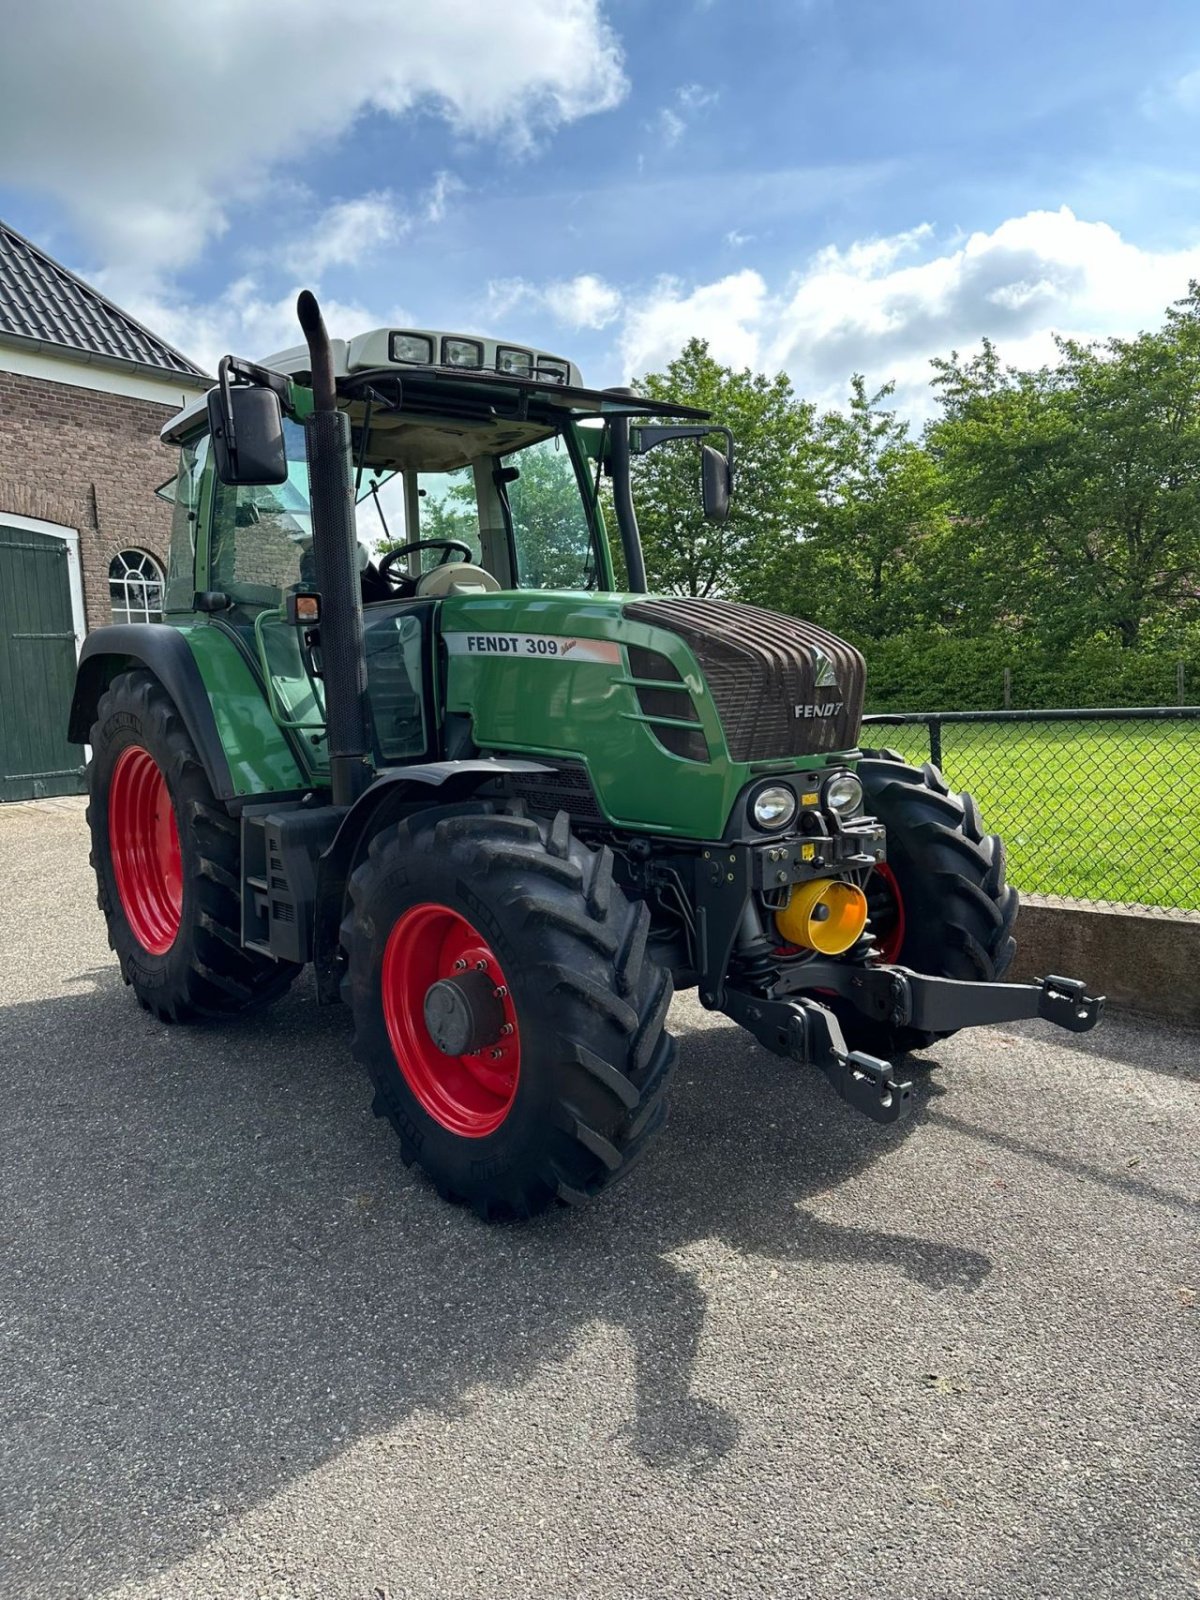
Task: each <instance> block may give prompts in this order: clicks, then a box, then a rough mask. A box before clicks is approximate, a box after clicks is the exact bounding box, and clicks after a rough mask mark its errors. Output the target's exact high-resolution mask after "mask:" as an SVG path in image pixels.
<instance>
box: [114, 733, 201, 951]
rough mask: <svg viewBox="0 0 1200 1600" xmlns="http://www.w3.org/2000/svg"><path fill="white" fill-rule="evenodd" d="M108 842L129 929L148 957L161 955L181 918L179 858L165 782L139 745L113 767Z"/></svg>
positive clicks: (176, 830) (126, 751)
mask: <svg viewBox="0 0 1200 1600" xmlns="http://www.w3.org/2000/svg"><path fill="white" fill-rule="evenodd" d="M108 843H109V851H110V853H111V856H112V864H113V873H114V876H115V877H116V881H117V893H118V895H119V896H120V899H121V907H122V909H123V911H124V913H125V920H126V922H127V923H128V924H129V929H130V932H131V933H132V934H133V936H134V938H135V939H136V940H137V941H138V943H139V944H140V945H141V946H142V948H143V949H144V950H148V951H149V952H150V954H151V955H154V956H161V955H165V954H166V953H167V951H168V950H169V949H170V948H171V946H172V945H173V944H174V943H175V939H176V936H177V935H178V933H179V927H180V923H181V921H182V919H183V857H182V854H181V852H180V848H179V828H178V826H177V824H176V821H175V809H174V807H173V806H172V804H171V793H170V790H169V789H168V788H167V780H166V779H165V778H164V776H163V773H162V769H161V768H160V767H159V765H158V763H157V762H156V761H155V759H154V757H153V756H152V755H151V754H150V752H149V751H148V750H146V749H143V747H142V746H141V745H137V744H131V745H127V746H126V747H125V749H124V750H122V751H121V754H120V755H119V756H118V757H117V761H116V765H115V766H114V767H113V771H112V777H111V778H110V780H109V789H108Z"/></svg>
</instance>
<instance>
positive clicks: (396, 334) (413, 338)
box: [162, 328, 708, 444]
mask: <svg viewBox="0 0 1200 1600" xmlns="http://www.w3.org/2000/svg"><path fill="white" fill-rule="evenodd" d="M330 343H331V346H332V350H333V371H334V377H335V379H336V381H337V385H338V392H339V394H344V395H346V396H347V398H350V397H351V396H352V395H353V394H354V392H355V391H356V390H360V391H365V389H366V387H367V386H368V385H369V384H370V382H371V380H372V379H374V380H376V381H382V380H384V379H392V378H399V379H400V380H401V382H402V383H403V385H404V387H405V389H406V391H407V390H408V389H409V388H410V387H412V388H413V389H419V390H421V391H423V392H425V393H429V392H430V391H434V392H436V393H437V395H438V397H439V398H440V399H441V400H443V401H444V403H445V408H446V410H447V411H448V412H452V411H453V410H454V407H455V400H456V398H457V399H458V401H459V402H462V401H467V402H468V403H469V404H471V405H473V406H475V407H478V405H479V403H480V401H481V400H483V399H484V398H485V394H486V392H487V391H490V392H492V393H493V394H494V393H495V392H496V391H497V390H500V391H507V392H508V393H509V394H511V393H513V391H514V390H515V391H516V392H518V393H524V394H526V395H527V396H529V397H530V398H531V399H532V398H534V397H536V399H537V400H538V401H539V402H540V403H542V404H544V405H545V404H548V405H551V406H555V407H558V408H560V409H563V410H569V411H573V412H577V413H579V414H581V415H590V416H595V415H598V414H608V415H613V414H620V413H628V414H629V415H631V416H648V415H656V414H657V415H662V416H673V417H699V418H704V417H707V416H708V413H707V412H706V411H698V410H696V408H695V407H694V406H683V405H669V404H664V403H662V402H660V401H655V400H646V399H644V398H642V397H640V396H635V395H634V394H633V393H632V392H631V391H630V390H628V389H586V388H584V386H583V379H582V377H581V375H580V372H579V368H578V367H576V366H575V365H574V364H573V363H572V362H570V361H567V360H565V359H564V358H563V357H562V356H555V355H551V354H550V353H549V351H546V350H535V349H533V348H531V347H530V346H528V345H516V344H506V343H505V342H504V341H503V340H502V339H501V340H497V339H484V338H480V337H477V336H476V335H473V334H472V335H468V334H457V333H443V332H440V331H438V330H436V329H429V328H405V329H397V328H373V329H372V330H371V332H369V333H360V334H358V335H356V337H355V338H353V339H349V340H347V339H333V340H331V341H330ZM259 364H260V365H261V366H264V367H269V368H271V370H272V371H274V372H282V373H286V374H287V375H288V377H291V378H295V379H296V380H297V381H298V382H307V381H308V379H309V376H310V373H309V354H308V347H307V346H306V345H294V346H293V347H292V348H291V349H290V350H281V351H279V352H278V353H277V354H275V355H272V356H267V357H265V358H264V360H263V361H262V362H260V363H259ZM204 408H205V399H204V397H203V396H201V397H200V398H199V399H197V400H194V401H192V402H191V403H190V404H189V405H187V406H186V407H185V408H184V409H183V410H182V411H181V412H179V413H178V415H176V416H174V417H172V418H171V420H170V421H169V422H168V423H167V425H166V426H165V427H164V428H163V430H162V437H163V439H164V440H166V441H167V443H169V444H176V443H178V442H179V441H180V440H181V439H183V438H186V437H187V435H188V434H189V433H191V431H192V430H193V428H194V427H195V426H196V424H197V423H198V422H200V420H201V419H202V417H203V415H204Z"/></svg>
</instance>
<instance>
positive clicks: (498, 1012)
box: [425, 972, 504, 1056]
mask: <svg viewBox="0 0 1200 1600" xmlns="http://www.w3.org/2000/svg"><path fill="white" fill-rule="evenodd" d="M425 1026H426V1027H427V1028H428V1029H429V1037H430V1038H431V1039H432V1040H433V1042H434V1044H436V1045H437V1047H438V1049H439V1050H440V1051H442V1053H443V1054H444V1055H448V1056H466V1055H471V1054H472V1053H473V1052H474V1051H476V1050H483V1049H485V1048H486V1047H487V1046H488V1045H492V1044H495V1043H496V1041H497V1040H498V1039H499V1038H500V1030H501V1029H502V1028H503V1027H504V1006H503V1005H502V1003H501V1002H500V1000H498V999H497V997H496V984H495V981H494V980H493V979H491V978H489V977H488V975H487V973H486V972H464V973H463V974H462V976H461V977H457V978H439V980H438V981H437V983H434V984H431V985H430V986H429V988H428V989H427V990H426V991H425Z"/></svg>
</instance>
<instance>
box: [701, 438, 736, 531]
mask: <svg viewBox="0 0 1200 1600" xmlns="http://www.w3.org/2000/svg"><path fill="white" fill-rule="evenodd" d="M700 492H701V498H702V499H703V502H704V515H705V518H706V520H707V521H709V522H724V521H725V519H726V517H727V516H728V515H729V498H730V496H731V495H732V493H733V468H732V467H731V466H730V464H729V458H728V456H724V455H722V454H721V452H720V451H719V450H715V449H714V448H713V447H712V445H711V444H706V445H702V446H701V450H700Z"/></svg>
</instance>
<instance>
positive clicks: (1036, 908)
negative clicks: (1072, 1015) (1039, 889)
mask: <svg viewBox="0 0 1200 1600" xmlns="http://www.w3.org/2000/svg"><path fill="white" fill-rule="evenodd" d="M1048 973H1056V974H1058V975H1059V976H1060V977H1067V978H1082V979H1083V980H1084V981H1085V982H1086V984H1087V986H1088V989H1089V990H1090V991H1091V993H1093V994H1105V995H1107V996H1108V1000H1109V1004H1110V1005H1113V1006H1117V1007H1119V1008H1121V1009H1124V1010H1127V1011H1134V1012H1138V1013H1140V1014H1142V1015H1143V1016H1150V1017H1159V1018H1161V1019H1163V1020H1164V1021H1168V1022H1182V1023H1187V1024H1190V1025H1191V1026H1192V1027H1200V919H1195V920H1189V919H1186V918H1183V917H1179V916H1176V915H1173V914H1172V913H1171V912H1169V911H1151V910H1142V911H1109V910H1106V909H1104V908H1102V907H1100V906H1092V905H1088V904H1087V903H1086V902H1085V901H1079V900H1077V901H1074V902H1070V903H1068V904H1066V905H1062V904H1058V903H1050V902H1049V901H1047V900H1045V899H1042V898H1041V897H1040V896H1038V895H1022V897H1021V911H1020V915H1019V916H1018V918H1017V959H1016V962H1015V964H1014V966H1013V967H1012V968H1011V970H1010V972H1009V974H1008V976H1009V977H1011V978H1013V979H1014V980H1019V979H1028V978H1042V977H1045V976H1046V975H1047V974H1048Z"/></svg>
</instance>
